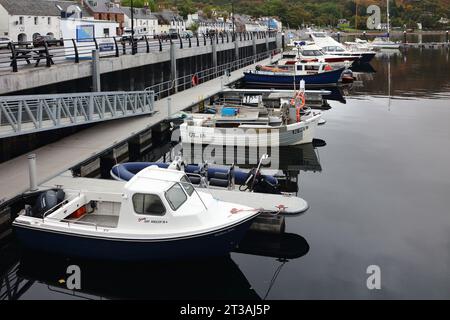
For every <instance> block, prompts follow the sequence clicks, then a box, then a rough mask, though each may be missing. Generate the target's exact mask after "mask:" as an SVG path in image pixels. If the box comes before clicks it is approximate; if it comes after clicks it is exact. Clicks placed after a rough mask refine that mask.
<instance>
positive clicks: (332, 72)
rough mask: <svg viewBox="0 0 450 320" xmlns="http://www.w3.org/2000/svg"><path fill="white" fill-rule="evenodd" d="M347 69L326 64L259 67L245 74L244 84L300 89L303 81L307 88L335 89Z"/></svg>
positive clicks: (310, 63) (305, 63)
mask: <svg viewBox="0 0 450 320" xmlns="http://www.w3.org/2000/svg"><path fill="white" fill-rule="evenodd" d="M344 70H345V67H342V68H337V69H333V68H332V67H331V66H330V65H329V64H327V63H324V62H301V61H296V62H295V63H293V64H285V65H278V66H276V67H271V66H267V67H264V66H257V67H256V69H255V70H250V71H245V72H244V82H245V84H246V85H247V86H249V87H258V88H277V89H278V88H279V89H291V90H292V89H294V90H295V88H296V86H297V88H298V86H299V83H300V81H301V80H304V81H305V85H306V88H313V87H316V88H317V87H319V88H324V87H334V86H337V85H338V83H339V81H340V80H341V77H342V73H343V72H344Z"/></svg>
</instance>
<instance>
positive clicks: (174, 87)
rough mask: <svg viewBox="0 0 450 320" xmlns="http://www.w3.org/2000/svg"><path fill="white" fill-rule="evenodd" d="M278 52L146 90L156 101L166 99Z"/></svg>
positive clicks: (236, 62) (267, 53) (198, 73)
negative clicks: (152, 93) (151, 93)
mask: <svg viewBox="0 0 450 320" xmlns="http://www.w3.org/2000/svg"><path fill="white" fill-rule="evenodd" d="M277 52H278V50H271V51H266V52H262V53H259V54H257V55H255V56H250V57H247V58H242V59H239V60H235V61H232V62H228V63H224V64H221V65H219V66H217V67H213V68H208V69H204V70H201V71H198V72H195V73H191V74H188V75H184V76H181V77H179V78H177V79H175V80H169V81H165V82H161V83H158V84H155V85H153V86H150V87H147V88H146V89H145V90H146V91H153V92H154V93H155V99H161V98H165V97H167V96H169V95H171V94H173V93H174V92H175V91H177V92H179V91H183V90H186V89H190V88H192V87H195V86H196V85H198V84H201V83H204V82H206V81H209V80H212V79H215V78H218V77H221V76H224V75H227V74H230V73H231V72H233V71H236V70H238V69H242V68H245V67H247V66H249V65H252V64H254V63H256V62H258V61H261V60H264V59H267V58H269V57H271V56H273V55H274V54H276V53H277ZM224 85H225V83H224Z"/></svg>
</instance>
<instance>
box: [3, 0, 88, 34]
mask: <svg viewBox="0 0 450 320" xmlns="http://www.w3.org/2000/svg"><path fill="white" fill-rule="evenodd" d="M75 7H78V6H77V5H76V3H74V2H71V1H55V0H0V35H2V36H8V37H9V38H11V39H12V41H18V42H24V41H32V40H33V39H34V38H35V37H36V36H39V35H51V36H53V37H55V38H57V39H59V38H62V34H61V26H60V20H61V9H62V10H63V11H66V10H67V9H69V10H67V11H71V10H72V9H74V8H75ZM79 10H80V11H81V12H82V13H85V11H84V10H83V9H82V8H79ZM85 14H87V13H85Z"/></svg>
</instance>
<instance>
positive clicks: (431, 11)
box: [123, 0, 450, 29]
mask: <svg viewBox="0 0 450 320" xmlns="http://www.w3.org/2000/svg"><path fill="white" fill-rule="evenodd" d="M129 2H130V0H123V3H124V4H129ZM145 2H147V3H149V5H150V7H151V9H153V10H160V9H163V8H175V7H177V8H178V10H179V11H180V13H181V14H182V15H185V16H186V15H187V14H188V13H191V12H194V11H195V10H196V9H203V10H204V12H205V13H207V14H211V12H212V11H213V10H219V11H222V10H226V11H231V3H232V2H233V0H134V3H135V4H136V5H137V6H142V5H143V4H144V3H145ZM356 2H357V3H358V6H356ZM390 3H391V10H390V12H391V17H392V25H393V26H394V27H395V26H397V27H403V26H404V25H407V27H412V28H414V27H416V23H417V22H421V23H422V24H423V26H424V28H443V27H444V26H442V25H440V24H439V23H438V21H439V19H440V18H441V17H448V18H450V0H391V2H390ZM370 4H377V5H379V6H380V7H381V8H382V10H383V12H385V8H386V1H385V0H356V1H355V0H301V1H299V0H234V10H235V12H236V13H244V14H249V15H253V16H265V15H271V16H278V17H280V19H281V20H282V21H283V23H284V25H286V26H287V25H289V26H290V27H292V28H297V27H298V26H300V25H302V24H316V25H321V26H325V25H337V22H338V20H339V19H342V18H345V19H348V20H349V22H350V25H351V26H354V25H355V16H356V7H357V8H358V28H359V29H365V26H366V19H365V18H366V16H367V15H366V8H367V6H368V5H370ZM383 19H385V16H384V15H383Z"/></svg>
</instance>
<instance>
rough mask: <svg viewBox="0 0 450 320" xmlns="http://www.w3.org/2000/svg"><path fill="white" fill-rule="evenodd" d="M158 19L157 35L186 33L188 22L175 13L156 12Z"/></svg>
mask: <svg viewBox="0 0 450 320" xmlns="http://www.w3.org/2000/svg"><path fill="white" fill-rule="evenodd" d="M153 14H154V16H155V17H156V18H157V19H158V29H157V34H169V33H171V32H177V33H181V32H183V31H186V22H185V21H184V19H183V17H181V16H180V15H179V14H177V13H175V12H173V11H168V10H167V11H162V12H154V13H153Z"/></svg>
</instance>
